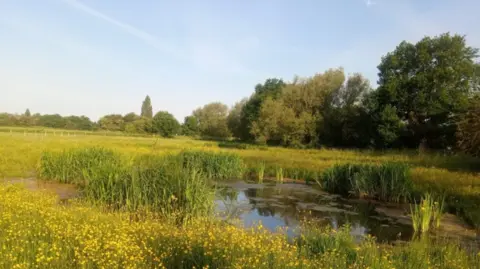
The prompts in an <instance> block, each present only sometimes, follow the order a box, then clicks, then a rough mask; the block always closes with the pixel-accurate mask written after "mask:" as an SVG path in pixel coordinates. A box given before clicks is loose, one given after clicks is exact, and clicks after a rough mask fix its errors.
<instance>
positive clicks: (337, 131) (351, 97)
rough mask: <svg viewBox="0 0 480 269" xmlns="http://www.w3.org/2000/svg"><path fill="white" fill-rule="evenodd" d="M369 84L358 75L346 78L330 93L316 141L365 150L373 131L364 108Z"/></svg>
mask: <svg viewBox="0 0 480 269" xmlns="http://www.w3.org/2000/svg"><path fill="white" fill-rule="evenodd" d="M370 92H371V88H370V83H369V81H368V80H367V79H365V78H364V77H363V76H362V75H360V74H353V75H352V76H349V77H348V79H347V81H346V83H344V85H343V86H341V87H340V88H339V89H338V90H336V91H334V92H333V93H332V97H331V98H329V100H331V102H330V104H329V105H328V106H326V107H325V108H324V109H323V112H322V115H323V122H321V123H320V124H322V126H321V128H320V129H319V142H321V143H322V144H325V145H328V146H333V147H356V148H364V147H367V146H369V145H370V144H371V142H372V135H373V130H372V129H373V128H372V122H371V119H370V115H369V114H368V111H367V109H366V107H365V102H364V101H365V99H366V96H367V95H368V94H369V93H370Z"/></svg>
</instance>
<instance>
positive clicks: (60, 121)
mask: <svg viewBox="0 0 480 269" xmlns="http://www.w3.org/2000/svg"><path fill="white" fill-rule="evenodd" d="M65 123H66V122H65V119H64V118H63V117H62V116H60V115H59V114H53V115H42V116H40V118H39V119H38V124H39V125H40V126H45V127H50V128H65Z"/></svg>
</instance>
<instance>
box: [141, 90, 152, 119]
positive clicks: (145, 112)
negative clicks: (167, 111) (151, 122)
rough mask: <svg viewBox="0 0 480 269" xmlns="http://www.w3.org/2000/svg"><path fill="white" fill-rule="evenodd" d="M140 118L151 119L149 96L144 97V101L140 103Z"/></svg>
mask: <svg viewBox="0 0 480 269" xmlns="http://www.w3.org/2000/svg"><path fill="white" fill-rule="evenodd" d="M140 115H141V116H142V117H146V118H150V119H151V118H152V116H153V111H152V101H151V100H150V96H148V95H147V96H146V97H145V100H143V103H142V112H141V114H140Z"/></svg>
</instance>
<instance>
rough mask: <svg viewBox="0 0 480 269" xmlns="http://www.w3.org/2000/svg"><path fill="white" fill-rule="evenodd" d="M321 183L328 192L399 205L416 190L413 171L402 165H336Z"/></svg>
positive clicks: (326, 171)
mask: <svg viewBox="0 0 480 269" xmlns="http://www.w3.org/2000/svg"><path fill="white" fill-rule="evenodd" d="M318 182H319V184H320V186H321V187H322V188H323V189H325V190H326V191H328V192H332V193H337V194H341V195H351V196H355V197H368V198H372V199H377V200H380V201H389V202H397V203H398V202H406V201H408V200H409V199H410V197H411V195H412V191H413V182H412V179H411V174H410V168H409V167H408V166H407V165H405V164H402V163H384V164H380V165H366V164H342V165H335V166H334V167H332V168H330V169H327V170H325V171H324V172H323V175H322V177H321V180H319V181H318Z"/></svg>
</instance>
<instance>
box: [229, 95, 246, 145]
mask: <svg viewBox="0 0 480 269" xmlns="http://www.w3.org/2000/svg"><path fill="white" fill-rule="evenodd" d="M247 101H248V99H246V98H245V99H242V100H241V101H240V102H238V103H236V104H235V105H234V106H233V107H232V109H230V111H229V112H228V116H227V125H228V129H229V130H230V132H231V133H232V135H233V136H234V137H236V138H241V137H242V133H243V130H242V122H241V121H242V110H243V108H244V107H245V104H246V103H247Z"/></svg>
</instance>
